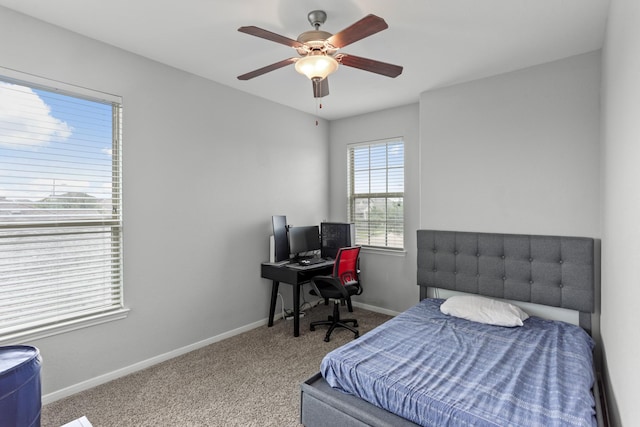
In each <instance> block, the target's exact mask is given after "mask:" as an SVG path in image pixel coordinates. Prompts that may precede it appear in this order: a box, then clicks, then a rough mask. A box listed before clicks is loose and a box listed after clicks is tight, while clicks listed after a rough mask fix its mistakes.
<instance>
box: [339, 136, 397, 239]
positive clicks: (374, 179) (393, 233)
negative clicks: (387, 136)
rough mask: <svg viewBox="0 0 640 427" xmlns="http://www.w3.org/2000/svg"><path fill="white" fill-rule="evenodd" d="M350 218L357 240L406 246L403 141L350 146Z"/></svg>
mask: <svg viewBox="0 0 640 427" xmlns="http://www.w3.org/2000/svg"><path fill="white" fill-rule="evenodd" d="M347 151H348V175H349V180H348V181H349V182H348V186H349V189H348V195H349V207H348V216H349V221H350V222H352V223H354V224H355V228H356V243H357V244H359V245H363V246H374V247H381V248H388V249H403V248H404V141H403V140H402V139H392V140H385V141H375V142H370V143H366V144H354V145H350V146H349V147H348V150H347Z"/></svg>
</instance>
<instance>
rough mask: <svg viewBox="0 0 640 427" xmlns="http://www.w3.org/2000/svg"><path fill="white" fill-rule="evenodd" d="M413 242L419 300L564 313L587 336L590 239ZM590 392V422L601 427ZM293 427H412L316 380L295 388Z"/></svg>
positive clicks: (424, 234)
mask: <svg viewBox="0 0 640 427" xmlns="http://www.w3.org/2000/svg"><path fill="white" fill-rule="evenodd" d="M417 238H418V240H417V242H418V286H420V299H421V300H422V299H424V298H426V297H427V289H428V288H429V287H434V288H441V289H449V290H455V291H461V292H466V293H473V294H480V295H486V296H490V297H494V298H505V299H511V300H517V301H526V302H533V303H536V304H542V305H549V306H554V307H563V308H568V309H572V310H577V311H579V312H580V326H582V327H583V328H584V329H586V330H587V331H588V332H591V313H592V312H593V311H594V293H595V281H594V275H595V269H594V267H595V256H594V240H593V239H590V238H585V237H562V236H532V235H514V234H498V233H471V232H456V231H436V230H418V231H417ZM596 378H597V377H596ZM597 384H598V383H597V382H596V385H594V388H593V394H594V399H595V402H596V418H597V422H598V426H601V427H604V426H606V425H607V424H608V422H607V421H606V415H603V411H602V405H601V397H600V390H599V387H598V386H597ZM300 422H301V423H302V424H303V425H304V426H305V427H330V426H375V427H391V426H394V427H395V426H416V425H417V424H414V423H412V422H410V421H408V420H406V419H404V418H401V417H399V416H397V415H395V414H392V413H390V412H388V411H385V410H384V409H380V408H378V407H376V406H374V405H372V404H370V403H368V402H366V401H364V400H362V399H360V398H358V397H355V396H352V395H348V394H345V393H342V392H340V391H337V390H334V389H333V388H331V387H330V386H329V385H328V384H327V383H326V382H325V381H324V379H323V378H322V376H321V375H320V374H319V373H318V374H315V375H314V376H313V377H311V378H309V379H308V380H307V381H305V382H304V383H303V384H302V385H301V402H300Z"/></svg>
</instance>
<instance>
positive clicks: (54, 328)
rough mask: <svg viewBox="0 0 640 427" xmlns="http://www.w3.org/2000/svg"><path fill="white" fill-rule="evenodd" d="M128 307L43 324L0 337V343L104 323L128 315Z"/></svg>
mask: <svg viewBox="0 0 640 427" xmlns="http://www.w3.org/2000/svg"><path fill="white" fill-rule="evenodd" d="M128 313H129V309H128V308H121V309H119V310H115V311H110V312H107V313H100V314H94V315H92V316H87V317H83V318H81V319H74V320H68V321H66V322H62V323H58V324H55V325H49V326H43V327H41V328H35V329H31V330H28V331H22V332H16V333H13V334H7V335H4V336H2V337H0V345H3V346H4V345H19V344H24V343H25V342H29V341H33V340H37V339H41V338H46V337H50V336H53V335H58V334H64V333H66V332H71V331H75V330H77V329H82V328H88V327H90V326H95V325H99V324H102V323H107V322H112V321H114V320H120V319H124V318H126V317H127V315H128Z"/></svg>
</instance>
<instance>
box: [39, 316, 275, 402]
mask: <svg viewBox="0 0 640 427" xmlns="http://www.w3.org/2000/svg"><path fill="white" fill-rule="evenodd" d="M266 324H267V319H264V320H259V321H257V322H254V323H250V324H248V325H245V326H242V327H240V328H236V329H233V330H231V331H228V332H225V333H223V334H220V335H216V336H214V337H211V338H207V339H206V340H202V341H199V342H196V343H193V344H190V345H187V346H184V347H181V348H178V349H176V350H172V351H170V352H167V353H164V354H160V355H158V356H154V357H152V358H149V359H147V360H143V361H141V362H138V363H134V364H133V365H129V366H126V367H124V368H121V369H117V370H115V371H112V372H109V373H106V374H103V375H99V376H97V377H94V378H91V379H89V380H86V381H82V382H80V383H77V384H74V385H71V386H69V387H65V388H63V389H60V390H58V391H54V392H52V393H48V394H45V395H43V396H42V404H43V405H46V404H47V403H51V402H55V401H56V400H59V399H62V398H65V397H68V396H71V395H73V394H76V393H79V392H81V391H85V390H89V389H90V388H93V387H96V386H99V385H101V384H104V383H107V382H109V381H113V380H115V379H118V378H120V377H123V376H125V375H129V374H132V373H134V372H137V371H140V370H142V369H146V368H149V367H151V366H153V365H156V364H158V363H161V362H164V361H167V360H169V359H173V358H174V357H178V356H181V355H183V354H185V353H189V352H191V351H194V350H197V349H199V348H202V347H206V346H208V345H209V344H213V343H215V342H218V341H222V340H223V339H226V338H231V337H232V336H234V335H238V334H241V333H243V332H247V331H250V330H252V329H255V328H259V327H260V326H264V325H266Z"/></svg>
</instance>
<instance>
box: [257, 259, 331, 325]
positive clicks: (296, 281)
mask: <svg viewBox="0 0 640 427" xmlns="http://www.w3.org/2000/svg"><path fill="white" fill-rule="evenodd" d="M332 272H333V261H328V262H327V263H322V264H317V265H312V266H307V267H304V268H294V267H289V266H287V264H285V265H274V264H269V263H266V262H265V263H262V264H261V272H260V275H261V276H262V277H263V278H265V279H269V280H272V281H273V284H272V285H271V305H270V306H269V323H268V326H269V327H271V326H273V316H274V314H275V311H276V302H277V299H278V286H279V285H280V282H283V283H289V284H290V285H293V336H294V337H297V336H299V335H300V316H299V314H300V285H302V284H304V283H307V282H309V281H310V280H311V278H312V277H315V276H321V275H330V274H331V273H332Z"/></svg>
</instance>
